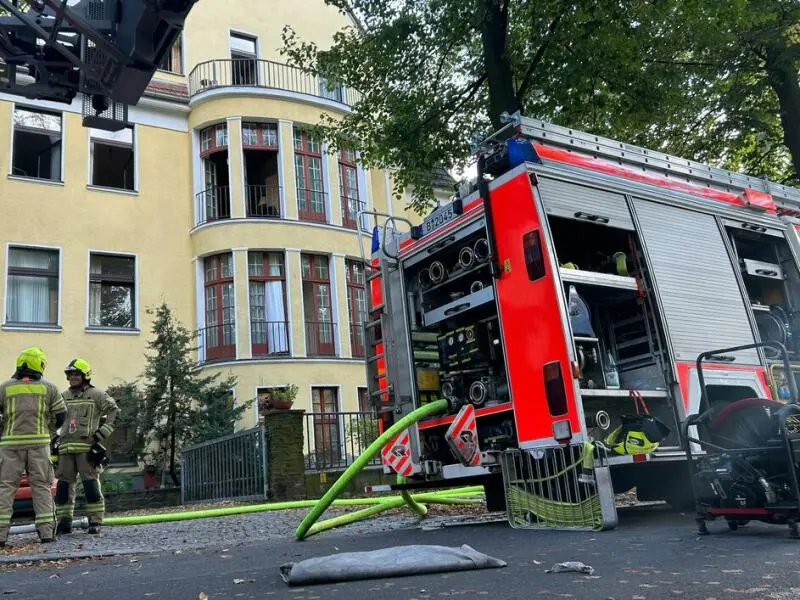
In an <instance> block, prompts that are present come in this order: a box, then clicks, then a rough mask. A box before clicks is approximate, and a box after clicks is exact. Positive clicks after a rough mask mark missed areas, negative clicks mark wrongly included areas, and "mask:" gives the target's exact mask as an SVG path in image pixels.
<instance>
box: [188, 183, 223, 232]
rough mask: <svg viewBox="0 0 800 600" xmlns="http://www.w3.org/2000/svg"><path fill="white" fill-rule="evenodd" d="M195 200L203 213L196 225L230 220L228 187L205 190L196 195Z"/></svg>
mask: <svg viewBox="0 0 800 600" xmlns="http://www.w3.org/2000/svg"><path fill="white" fill-rule="evenodd" d="M196 200H197V206H199V207H201V208H202V211H203V212H202V213H201V215H200V222H199V223H198V225H202V224H203V223H208V222H211V221H219V220H221V219H230V218H231V190H230V188H229V187H228V186H215V187H210V188H207V189H205V190H203V191H202V192H200V193H198V194H197V197H196Z"/></svg>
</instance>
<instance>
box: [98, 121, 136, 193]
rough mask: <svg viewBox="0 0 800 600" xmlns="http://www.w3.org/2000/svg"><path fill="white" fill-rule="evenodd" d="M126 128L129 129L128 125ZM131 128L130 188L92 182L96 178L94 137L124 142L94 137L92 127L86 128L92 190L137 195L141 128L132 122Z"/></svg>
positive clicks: (105, 140)
mask: <svg viewBox="0 0 800 600" xmlns="http://www.w3.org/2000/svg"><path fill="white" fill-rule="evenodd" d="M126 129H128V128H127V127H126ZM129 129H130V130H131V144H132V145H133V189H132V190H128V189H125V188H115V187H108V186H104V185H95V184H94V183H92V181H93V179H94V142H93V140H94V139H98V140H101V141H102V142H105V143H108V144H109V145H112V146H113V145H118V146H122V145H123V144H115V142H114V140H110V139H108V138H103V137H98V138H92V128H90V127H87V128H86V139H87V143H88V146H89V151H88V153H87V180H86V182H87V185H86V187H87V188H88V189H90V190H102V191H104V192H112V193H116V194H128V195H137V194H138V193H139V128H138V127H137V126H136V125H135V124H132V125H131V126H130V127H129Z"/></svg>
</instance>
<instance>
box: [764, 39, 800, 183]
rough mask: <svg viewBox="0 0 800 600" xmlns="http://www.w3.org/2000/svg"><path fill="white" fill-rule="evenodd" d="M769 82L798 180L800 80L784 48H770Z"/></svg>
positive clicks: (768, 56)
mask: <svg viewBox="0 0 800 600" xmlns="http://www.w3.org/2000/svg"><path fill="white" fill-rule="evenodd" d="M766 68H767V75H768V77H769V83H770V86H771V87H772V89H773V90H775V94H777V96H778V105H779V106H780V114H781V125H783V143H784V144H786V147H787V148H788V149H789V154H790V156H791V157H792V165H793V166H794V176H795V179H797V180H798V181H800V80H798V76H797V68H796V67H795V66H794V61H793V60H792V58H791V57H790V56H789V52H788V51H786V49H785V48H770V49H769V50H768V51H767V61H766Z"/></svg>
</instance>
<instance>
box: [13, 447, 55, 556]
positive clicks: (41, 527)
mask: <svg viewBox="0 0 800 600" xmlns="http://www.w3.org/2000/svg"><path fill="white" fill-rule="evenodd" d="M23 473H25V474H26V475H27V476H28V485H29V486H30V488H31V496H32V498H33V511H34V513H35V514H36V531H37V532H38V533H39V537H40V538H41V539H52V538H53V537H54V535H55V515H54V513H53V496H52V491H51V486H52V485H53V465H52V463H51V462H50V446H49V445H45V446H37V447H29V448H10V447H7V446H6V447H3V446H0V542H5V541H6V540H7V538H8V529H9V526H10V523H11V513H12V512H13V508H14V496H15V495H16V493H17V490H18V489H19V483H20V477H22V474H23Z"/></svg>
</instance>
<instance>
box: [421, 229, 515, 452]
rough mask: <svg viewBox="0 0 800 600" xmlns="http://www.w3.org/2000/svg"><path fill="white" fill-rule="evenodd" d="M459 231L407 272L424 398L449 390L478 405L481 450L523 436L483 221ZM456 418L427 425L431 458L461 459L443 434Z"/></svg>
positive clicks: (427, 449)
mask: <svg viewBox="0 0 800 600" xmlns="http://www.w3.org/2000/svg"><path fill="white" fill-rule="evenodd" d="M455 237H457V238H458V239H455V240H454V239H447V240H445V242H446V243H444V244H441V245H435V246H434V247H433V248H431V249H430V250H429V251H426V255H427V256H425V258H424V259H423V260H420V261H418V262H415V263H414V264H412V265H411V266H409V267H407V269H406V273H405V280H406V282H407V295H408V298H407V309H408V313H409V323H410V326H411V341H412V345H413V357H414V372H415V376H416V389H417V395H418V404H423V403H425V402H427V401H430V400H432V399H435V398H439V397H442V396H444V397H447V398H455V399H457V400H458V401H459V402H460V403H470V404H472V405H473V406H475V408H476V410H477V414H478V415H479V416H480V418H479V419H478V420H477V428H478V436H479V443H480V447H481V449H482V450H489V449H498V450H501V449H503V448H506V447H509V446H512V445H513V444H514V442H515V440H516V436H515V433H514V422H513V418H512V413H511V412H510V409H511V404H510V402H509V391H508V382H507V376H506V368H505V362H504V357H503V350H502V344H501V336H500V327H499V321H498V317H497V306H496V303H495V295H494V286H493V282H492V277H491V273H490V270H489V263H488V261H487V258H488V245H487V239H486V229H485V224H484V221H483V220H482V219H481V220H479V221H478V222H477V223H475V224H473V225H471V226H467V227H465V228H463V230H462V231H460V232H459V233H457V234H456V236H455ZM494 411H498V412H494ZM487 413H494V414H487ZM452 421H453V415H450V416H449V417H444V418H435V419H428V420H427V421H423V422H422V423H421V424H420V430H421V431H420V438H421V442H422V451H423V458H424V459H425V460H432V461H438V462H441V463H442V464H443V465H448V464H453V463H455V462H457V461H456V460H455V458H454V457H453V455H452V453H451V451H450V449H449V447H448V445H447V443H446V442H445V440H444V436H443V434H444V432H445V431H446V430H447V428H448V427H449V426H450V424H451V423H452Z"/></svg>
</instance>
